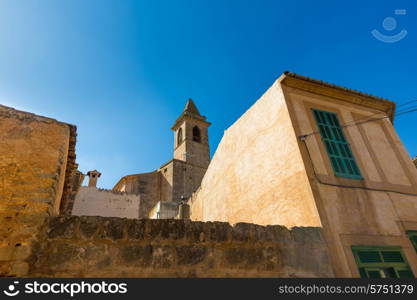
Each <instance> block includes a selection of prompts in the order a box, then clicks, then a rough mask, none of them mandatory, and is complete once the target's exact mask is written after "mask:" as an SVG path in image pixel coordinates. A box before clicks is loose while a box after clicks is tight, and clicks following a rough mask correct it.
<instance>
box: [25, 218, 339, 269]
mask: <svg viewBox="0 0 417 300" xmlns="http://www.w3.org/2000/svg"><path fill="white" fill-rule="evenodd" d="M46 234H47V236H46V240H42V241H40V243H39V244H38V248H37V249H36V251H34V252H33V253H32V256H31V257H30V259H29V262H30V271H29V276H31V277H44V276H45V277H61V276H62V277H332V276H333V273H332V270H331V267H330V265H329V261H328V253H327V247H326V244H325V242H324V240H323V237H322V234H321V229H320V228H312V227H306V228H293V229H292V230H288V229H286V228H285V227H282V226H268V227H263V226H257V225H253V224H244V223H240V224H237V225H235V226H234V227H231V226H230V225H229V224H227V223H220V222H214V223H211V222H208V223H203V222H190V221H184V220H128V219H118V218H100V217H74V216H72V217H57V218H53V219H51V222H50V226H49V229H48V231H47V232H46Z"/></svg>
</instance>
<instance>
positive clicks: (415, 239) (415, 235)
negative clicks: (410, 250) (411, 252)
mask: <svg viewBox="0 0 417 300" xmlns="http://www.w3.org/2000/svg"><path fill="white" fill-rule="evenodd" d="M407 235H408V237H409V238H410V241H411V243H412V244H413V246H414V249H415V250H416V252H417V231H415V230H409V231H407Z"/></svg>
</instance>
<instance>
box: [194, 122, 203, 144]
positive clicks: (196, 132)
mask: <svg viewBox="0 0 417 300" xmlns="http://www.w3.org/2000/svg"><path fill="white" fill-rule="evenodd" d="M193 141H195V142H198V143H200V142H201V135H200V128H198V127H197V126H194V128H193Z"/></svg>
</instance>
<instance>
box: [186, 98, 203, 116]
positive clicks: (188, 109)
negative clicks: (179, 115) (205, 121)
mask: <svg viewBox="0 0 417 300" xmlns="http://www.w3.org/2000/svg"><path fill="white" fill-rule="evenodd" d="M184 112H188V113H191V114H196V115H199V116H200V112H199V111H198V109H197V106H195V103H194V101H193V99H191V98H190V99H188V101H187V104H185V107H184Z"/></svg>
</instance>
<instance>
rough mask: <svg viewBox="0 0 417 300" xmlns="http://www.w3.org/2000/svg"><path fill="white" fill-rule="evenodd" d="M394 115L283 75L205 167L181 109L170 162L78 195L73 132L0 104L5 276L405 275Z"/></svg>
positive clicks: (409, 227)
mask: <svg viewBox="0 0 417 300" xmlns="http://www.w3.org/2000/svg"><path fill="white" fill-rule="evenodd" d="M394 113H395V104H394V103H393V102H391V101H388V100H385V99H381V98H378V97H374V96H371V95H367V94H364V93H360V92H357V91H354V90H350V89H345V88H341V87H338V86H335V85H331V84H328V83H325V82H321V81H317V80H313V79H310V78H307V77H303V76H300V75H296V74H293V73H288V72H287V73H284V74H283V75H282V76H281V77H280V78H278V80H277V81H276V82H275V83H274V84H273V85H272V86H271V87H270V88H269V89H268V91H267V92H266V93H265V94H264V95H263V96H262V97H261V98H260V99H259V100H258V101H256V102H255V104H254V105H253V106H252V107H251V108H250V109H249V110H248V111H247V112H246V113H245V114H244V115H242V116H241V117H240V118H239V119H238V120H237V121H236V122H235V123H234V124H233V125H232V126H231V127H230V128H228V129H227V130H226V131H225V134H224V137H223V139H222V141H221V143H220V144H219V146H218V148H217V150H216V153H215V155H214V157H213V159H212V160H211V161H210V154H209V143H208V127H209V125H210V123H208V122H207V121H206V118H205V117H203V116H202V115H201V114H200V113H199V111H198V109H197V107H196V106H195V104H194V103H193V101H192V100H189V101H188V102H187V104H186V106H185V109H184V111H183V112H182V114H181V115H180V117H179V118H178V119H177V120H176V122H175V123H174V125H173V127H172V130H173V132H174V153H173V159H172V160H171V161H169V162H167V163H166V164H164V165H163V166H161V167H160V168H158V169H157V170H155V171H153V172H149V173H143V174H134V175H128V176H125V177H123V178H121V179H120V180H119V182H118V183H117V184H116V185H115V186H114V188H113V189H112V190H103V189H99V188H97V180H98V178H99V177H100V172H99V171H97V170H94V171H90V172H88V173H87V176H88V177H89V182H88V184H87V186H81V183H82V182H83V179H84V174H82V173H81V172H79V171H77V164H76V162H75V142H76V127H75V126H74V125H71V124H66V123H62V122H59V121H56V120H53V119H50V118H46V117H41V116H37V115H34V114H31V113H27V112H22V111H17V110H14V109H12V108H9V107H5V106H0V128H1V131H0V222H1V225H2V226H1V227H0V241H1V243H0V276H51V277H55V276H65V277H79V276H92V277H100V276H101V277H105V276H110V277H112V276H113V277H167V276H168V277H186V276H188V277H189V276H192V277H334V276H337V277H359V276H362V277H413V276H414V275H416V274H417V252H416V251H417V169H416V168H415V166H414V165H413V162H412V160H411V159H410V157H409V156H408V154H407V152H406V150H405V149H404V146H403V145H402V143H401V141H400V140H399V138H398V136H397V134H396V132H395V130H394V128H393V126H392V123H393V121H394ZM97 168H98V169H99V166H97ZM184 202H187V204H182V203H184ZM187 207H189V208H190V215H191V220H189V219H188V214H187V213H186V210H185V208H187ZM149 218H150V219H149ZM158 218H159V220H152V219H158ZM242 222H243V223H242ZM230 224H231V225H230ZM287 228H289V229H287Z"/></svg>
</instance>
